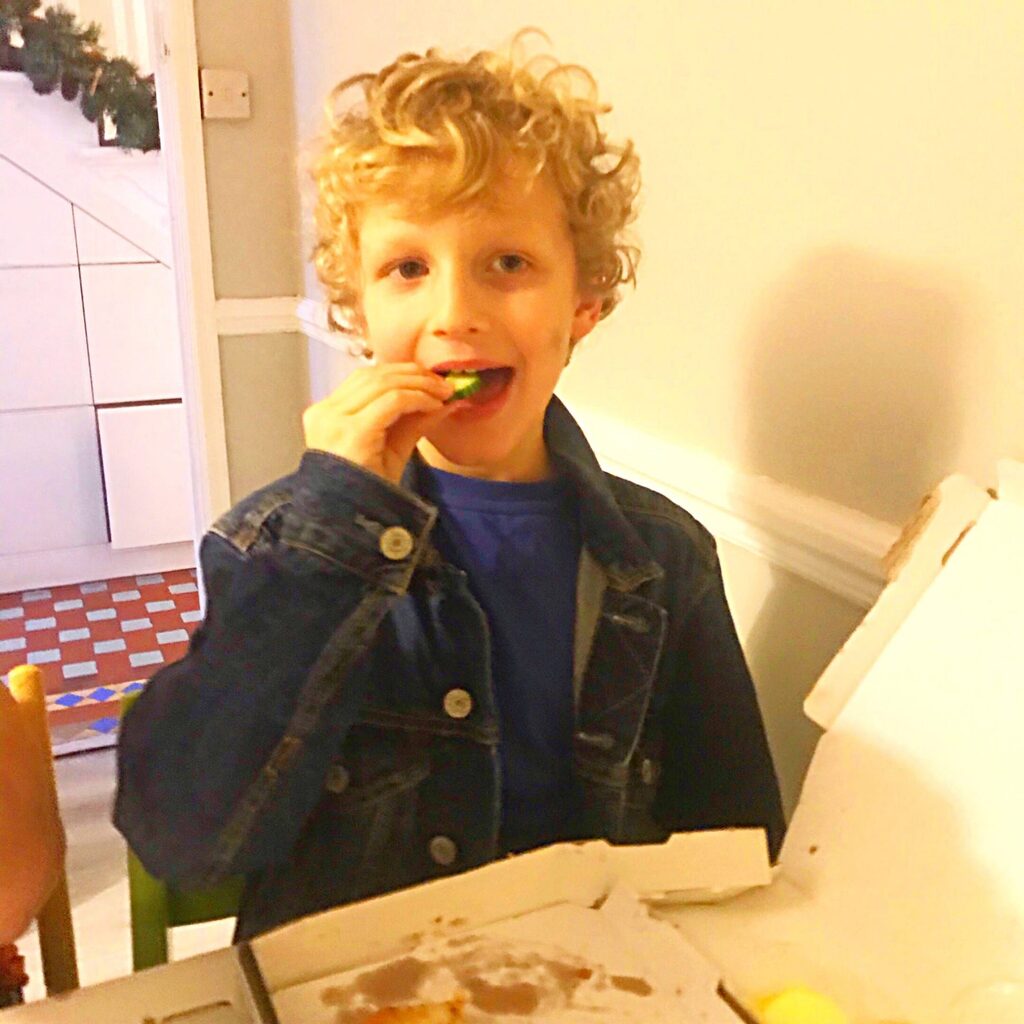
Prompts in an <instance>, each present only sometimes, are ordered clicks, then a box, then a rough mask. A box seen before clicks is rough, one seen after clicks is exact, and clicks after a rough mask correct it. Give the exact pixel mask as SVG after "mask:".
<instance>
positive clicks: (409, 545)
mask: <svg viewBox="0 0 1024 1024" xmlns="http://www.w3.org/2000/svg"><path fill="white" fill-rule="evenodd" d="M413 547H414V544H413V540H412V534H411V533H409V531H408V530H407V529H405V527H404V526H389V527H388V528H387V529H386V530H385V531H384V532H383V533H382V534H381V535H380V553H381V554H382V555H383V556H384V557H385V558H389V559H391V561H392V562H400V561H401V560H402V559H403V558H408V557H409V555H410V554H412V549H413Z"/></svg>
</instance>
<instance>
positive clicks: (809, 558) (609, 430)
mask: <svg viewBox="0 0 1024 1024" xmlns="http://www.w3.org/2000/svg"><path fill="white" fill-rule="evenodd" d="M573 414H574V415H575V416H576V418H577V419H578V420H579V422H580V425H581V426H582V427H583V429H584V431H585V432H586V434H587V438H588V439H589V441H590V444H591V446H592V447H593V449H594V451H595V453H596V454H597V456H598V459H599V460H600V462H601V465H602V466H603V467H604V469H605V470H607V471H608V472H610V473H615V474H616V475H618V476H621V477H624V478H625V479H627V480H632V481H633V482H634V483H638V484H642V485H644V486H646V487H652V488H654V489H655V490H657V491H660V492H661V493H662V494H664V495H665V496H666V497H668V498H670V499H671V500H673V501H675V502H676V503H677V504H678V505H681V506H682V507H683V508H685V509H686V510H687V511H688V512H690V513H691V514H692V515H694V516H695V517H696V518H697V519H699V520H700V521H701V522H702V523H703V524H704V525H705V526H706V527H707V528H708V529H709V530H710V531H711V532H712V533H713V534H714V535H715V536H716V537H718V538H720V539H721V540H724V541H727V542H729V543H732V544H736V545H738V546H739V547H742V548H745V549H746V550H748V551H751V552H753V553H754V554H756V555H759V556H760V557H762V558H764V559H766V560H767V561H769V562H771V563H772V564H773V565H777V566H779V567H780V568H782V569H785V570H787V571H789V572H792V573H795V574H796V575H798V576H800V577H802V578H803V579H806V580H809V581H810V582H812V583H815V584H817V585H818V586H820V587H824V588H825V589H826V590H829V591H831V592H832V593H834V594H837V595H839V596H840V597H842V598H845V599H846V600H848V601H850V602H851V603H852V604H855V605H858V606H859V607H862V608H869V607H870V606H871V605H872V604H874V602H875V600H876V599H877V597H878V595H879V593H881V590H882V587H883V586H884V584H885V575H884V571H883V568H882V558H883V557H884V555H885V553H886V552H887V551H888V550H889V548H890V547H891V546H892V544H893V543H894V542H895V540H896V538H897V536H898V535H899V528H898V527H896V526H893V525H892V524H890V523H883V522H880V521H879V520H877V519H872V518H871V517H870V516H867V515H864V514H863V513H862V512H858V511H856V510H855V509H851V508H847V507H845V506H843V505H838V504H836V503H835V502H831V501H827V500H825V499H824V498H819V497H815V496H813V495H809V494H801V493H800V492H799V491H796V490H794V489H793V488H791V487H787V486H786V485H784V484H781V483H778V482H777V481H775V480H770V479H768V478H767V477H759V476H753V475H750V474H746V473H743V472H740V471H739V470H737V469H735V468H734V467H732V466H730V465H728V464H727V463H725V462H723V461H721V460H719V459H716V458H714V457H713V456H711V455H708V454H706V453H704V452H697V451H694V450H692V449H687V448H685V447H684V446H682V445H678V444H675V443H673V442H672V441H669V440H666V439H664V438H660V437H657V436H655V435H652V434H648V433H646V432H644V431H642V430H638V429H637V428H635V427H631V426H629V425H628V424H624V423H622V422H621V421H619V420H616V419H613V418H612V417H609V416H607V415H605V414H603V413H598V412H595V411H593V410H589V409H585V408H579V407H576V406H574V407H573Z"/></svg>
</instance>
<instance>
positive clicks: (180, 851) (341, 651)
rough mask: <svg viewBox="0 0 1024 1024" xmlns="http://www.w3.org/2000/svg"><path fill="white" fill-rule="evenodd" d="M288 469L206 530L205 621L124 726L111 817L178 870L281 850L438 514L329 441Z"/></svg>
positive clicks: (201, 869) (349, 714) (203, 869)
mask: <svg viewBox="0 0 1024 1024" xmlns="http://www.w3.org/2000/svg"><path fill="white" fill-rule="evenodd" d="M292 481H293V486H292V489H291V492H290V495H288V496H287V497H285V498H282V499H281V500H279V501H278V502H276V503H274V501H273V496H272V495H271V500H270V501H269V502H267V501H264V502H262V503H261V502H255V503H254V502H253V501H252V499H250V500H249V501H247V502H245V503H243V504H242V505H241V506H238V509H236V510H234V511H233V512H231V513H228V515H227V516H225V517H224V519H222V520H221V521H220V522H221V524H225V523H227V524H229V525H228V526H224V527H223V532H218V527H217V526H215V527H214V530H213V531H211V532H210V533H209V534H207V535H206V537H204V539H203V542H202V545H201V549H200V561H201V567H202V578H203V580H204V582H205V587H206V594H207V606H206V616H205V619H204V621H203V623H202V624H201V626H200V627H199V628H198V629H197V630H196V632H195V634H194V635H193V637H192V640H191V643H190V645H189V650H188V653H187V654H186V656H185V657H184V658H183V659H182V660H181V661H179V662H177V663H175V664H173V665H169V666H168V667H166V668H164V669H162V670H161V671H159V672H158V673H157V674H156V675H155V676H154V677H153V678H152V679H151V680H150V682H149V683H148V685H147V686H146V688H145V690H144V691H143V692H142V694H141V695H140V697H139V699H138V701H137V702H136V703H135V705H134V706H133V707H132V709H131V710H130V712H129V713H128V715H127V716H126V718H125V721H124V723H123V725H122V729H121V736H120V740H119V746H118V790H117V797H116V801H115V807H114V822H115V824H116V826H117V827H118V829H120V831H121V832H122V833H123V834H124V836H125V838H126V839H127V840H128V843H129V845H130V846H131V848H132V849H133V850H134V851H135V853H136V854H137V855H138V856H139V858H140V860H141V861H142V863H143V864H144V865H145V867H146V869H147V870H148V871H150V872H151V873H152V874H154V875H156V876H157V877H160V878H164V879H167V880H168V881H171V882H172V883H175V884H182V883H185V884H191V885H196V884H210V883H212V882H215V881H216V880H218V879H220V878H222V877H225V876H227V875H231V874H236V873H245V872H249V871H253V870H256V869H259V868H261V867H263V866H266V865H268V864H272V863H276V862H280V861H282V860H284V859H286V858H287V856H288V854H289V851H290V850H291V849H292V847H293V845H294V843H295V841H296V839H297V837H298V835H299V832H300V830H301V829H302V826H303V824H304V822H305V821H306V819H307V818H308V816H309V814H310V813H311V812H312V810H313V808H314V806H315V803H316V800H317V799H318V796H319V793H320V790H321V788H322V781H323V778H324V776H325V773H326V771H327V768H328V765H329V763H330V760H331V758H332V756H333V755H334V754H335V752H336V751H337V749H338V748H339V746H340V744H341V742H342V741H343V739H344V737H345V734H346V732H347V730H348V729H349V727H350V726H351V724H352V722H353V721H354V720H355V718H356V716H357V715H358V711H359V705H360V702H361V698H362V696H363V694H364V692H365V683H366V676H367V666H368V660H369V659H367V658H366V657H365V654H366V652H367V650H368V648H369V647H370V645H371V644H372V642H373V638H374V635H375V633H376V630H377V628H378V626H379V625H380V622H381V621H382V619H383V618H384V616H385V615H386V614H387V612H388V610H389V607H390V605H391V603H392V602H393V601H394V599H395V598H396V596H398V595H401V594H402V593H404V592H405V590H406V589H407V588H408V585H409V582H410V579H411V577H412V573H413V570H414V569H415V566H416V563H417V561H418V559H419V557H420V555H421V554H422V551H423V549H424V547H425V545H426V543H427V537H428V536H429V532H430V529H431V528H432V526H433V523H434V520H435V518H436V510H434V509H433V508H432V507H431V506H429V505H427V504H426V503H425V502H422V501H421V500H420V499H419V498H418V497H417V496H416V495H414V494H411V493H409V492H407V491H404V490H401V489H399V488H397V487H394V486H392V485H391V484H390V483H388V482H387V481H385V480H383V479H381V478H379V477H377V476H375V475H373V474H371V473H369V472H367V471H366V470H364V469H362V468H361V467H359V466H356V465H354V464H353V463H350V462H347V461H346V460H343V459H338V458H335V457H333V456H330V455H327V454H325V453H323V452H307V453H306V454H305V455H304V456H303V459H302V463H301V465H300V467H299V470H298V472H297V473H296V474H295V476H294V477H293V478H292Z"/></svg>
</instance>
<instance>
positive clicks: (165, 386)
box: [81, 263, 182, 405]
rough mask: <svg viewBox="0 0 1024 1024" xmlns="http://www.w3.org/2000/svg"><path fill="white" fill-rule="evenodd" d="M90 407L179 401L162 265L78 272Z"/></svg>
mask: <svg viewBox="0 0 1024 1024" xmlns="http://www.w3.org/2000/svg"><path fill="white" fill-rule="evenodd" d="M81 272H82V296H83V298H84V300H85V318H86V321H87V323H88V324H89V358H90V361H91V364H92V386H93V395H94V396H95V400H96V404H97V405H102V404H105V403H109V402H140V401H148V400H150V399H160V398H181V396H182V377H181V346H180V343H179V340H178V330H177V312H176V309H175V302H174V277H173V275H172V273H171V271H170V270H169V269H168V268H167V267H165V266H164V265H163V264H162V263H137V264H122V265H119V266H84V267H82V268H81Z"/></svg>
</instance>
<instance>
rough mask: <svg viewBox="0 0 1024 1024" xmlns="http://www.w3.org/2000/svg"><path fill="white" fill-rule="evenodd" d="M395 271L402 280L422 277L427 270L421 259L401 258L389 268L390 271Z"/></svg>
mask: <svg viewBox="0 0 1024 1024" xmlns="http://www.w3.org/2000/svg"><path fill="white" fill-rule="evenodd" d="M396 271H397V272H398V276H399V277H400V278H402V280H403V281H412V280H413V279H415V278H417V277H422V276H423V275H424V274H425V273H426V272H427V267H426V264H425V263H424V262H423V261H422V260H402V261H401V262H400V263H396V264H395V265H394V266H393V267H392V268H391V270H390V273H391V274H393V273H395V272H396Z"/></svg>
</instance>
